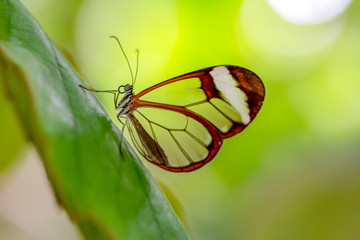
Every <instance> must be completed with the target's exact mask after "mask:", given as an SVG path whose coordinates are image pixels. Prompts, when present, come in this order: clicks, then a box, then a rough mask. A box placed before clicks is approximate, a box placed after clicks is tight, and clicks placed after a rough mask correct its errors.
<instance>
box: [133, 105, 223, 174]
mask: <svg viewBox="0 0 360 240" xmlns="http://www.w3.org/2000/svg"><path fill="white" fill-rule="evenodd" d="M128 117H129V119H130V121H129V123H128V130H129V133H130V137H131V139H132V142H133V144H134V145H135V147H136V149H137V150H138V151H139V153H140V154H141V155H142V156H143V157H144V158H146V159H147V160H148V161H150V162H151V163H154V164H156V165H158V166H159V167H161V168H164V169H166V170H169V171H175V172H180V171H182V172H187V171H192V170H195V169H197V168H199V167H201V166H203V165H204V164H205V163H207V162H209V161H210V160H211V159H213V158H214V157H215V155H216V154H217V152H218V151H219V149H220V147H221V144H222V139H221V137H220V135H219V133H218V132H217V130H216V129H215V128H214V127H213V126H212V125H211V124H210V123H209V122H208V121H206V120H205V119H204V118H202V117H201V116H198V115H197V114H194V113H192V112H191V111H189V110H187V109H185V108H183V109H181V108H176V107H175V108H167V107H166V106H160V107H159V106H152V105H143V106H139V107H138V108H137V109H136V110H134V111H133V112H132V113H131V114H129V116H128Z"/></svg>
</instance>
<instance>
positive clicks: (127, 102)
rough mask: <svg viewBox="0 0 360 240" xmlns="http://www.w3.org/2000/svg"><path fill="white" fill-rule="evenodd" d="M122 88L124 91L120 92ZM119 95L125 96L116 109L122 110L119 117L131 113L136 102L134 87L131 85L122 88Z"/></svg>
mask: <svg viewBox="0 0 360 240" xmlns="http://www.w3.org/2000/svg"><path fill="white" fill-rule="evenodd" d="M121 88H123V90H122V91H121V90H120V89H121ZM118 94H124V95H123V97H122V98H121V100H120V102H119V103H118V104H117V107H116V110H120V112H119V114H118V115H119V116H122V115H128V114H129V113H130V109H131V105H132V103H133V101H134V91H133V86H132V85H130V84H126V85H125V86H124V85H122V86H120V87H119V93H118Z"/></svg>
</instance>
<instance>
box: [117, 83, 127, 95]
mask: <svg viewBox="0 0 360 240" xmlns="http://www.w3.org/2000/svg"><path fill="white" fill-rule="evenodd" d="M125 88H126V86H125V85H120V86H119V88H118V91H119V93H121V94H122V93H124V92H125V91H126V89H125Z"/></svg>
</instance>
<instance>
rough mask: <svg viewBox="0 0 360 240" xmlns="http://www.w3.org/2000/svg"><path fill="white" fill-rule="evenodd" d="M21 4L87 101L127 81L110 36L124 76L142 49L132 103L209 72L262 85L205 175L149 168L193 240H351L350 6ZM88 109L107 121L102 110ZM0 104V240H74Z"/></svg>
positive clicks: (356, 127)
mask: <svg viewBox="0 0 360 240" xmlns="http://www.w3.org/2000/svg"><path fill="white" fill-rule="evenodd" d="M22 2H23V4H24V5H25V6H26V7H27V8H28V9H29V10H30V12H31V13H32V14H33V15H34V17H35V18H36V19H37V20H38V21H39V23H40V25H41V26H42V27H43V28H44V30H45V32H47V33H48V35H49V36H50V38H51V39H52V40H53V41H54V42H55V43H56V44H57V46H58V47H59V48H61V49H62V50H63V51H64V52H65V53H66V54H67V55H68V57H69V58H70V59H71V61H72V62H73V63H74V65H75V66H76V68H77V69H78V71H79V73H80V75H81V76H82V77H83V79H84V80H85V81H86V82H87V83H88V85H90V86H92V87H94V88H97V89H117V87H118V85H120V84H125V83H129V82H130V74H129V70H128V67H127V65H126V62H125V60H124V57H123V56H122V54H121V51H120V49H119V47H118V46H117V44H116V42H115V41H114V40H111V39H109V36H110V35H116V36H117V37H118V38H119V39H120V40H121V42H122V44H123V46H124V48H125V51H126V52H127V54H128V56H129V59H130V62H131V63H132V64H133V67H135V62H136V56H135V52H134V51H135V49H136V48H139V49H140V68H139V69H140V70H139V76H138V81H137V83H136V86H135V91H136V92H139V91H141V90H143V89H145V88H146V87H149V86H151V85H153V84H154V83H158V82H160V81H163V80H166V79H168V78H170V77H175V76H177V75H180V74H184V73H186V72H190V71H193V70H197V69H199V68H203V67H208V66H212V65H219V64H233V65H239V66H242V67H246V68H249V69H251V70H252V71H254V72H255V73H257V74H258V75H259V76H260V77H261V78H262V79H263V81H264V83H265V87H266V97H265V102H264V105H263V108H262V110H261V111H260V113H259V114H258V116H257V118H256V119H255V121H254V122H253V123H252V124H250V126H249V127H248V128H247V129H246V130H245V131H244V132H242V133H241V134H239V135H237V136H235V137H232V138H231V139H228V140H226V141H225V144H224V146H223V149H222V150H221V151H220V153H219V155H218V156H217V157H216V159H215V160H213V161H212V162H211V163H209V164H208V165H207V166H205V167H204V168H202V169H200V170H198V171H195V172H191V173H186V174H175V173H170V172H166V171H164V170H162V169H158V168H156V167H154V166H150V165H149V164H147V166H148V167H149V168H150V171H151V172H152V173H153V175H154V176H155V178H156V179H157V180H158V182H159V184H160V185H161V186H162V188H163V189H164V191H165V193H166V194H167V196H168V198H169V200H170V201H171V203H172V205H173V207H174V208H175V210H176V212H177V213H178V215H179V217H180V218H181V219H182V221H183V222H184V224H185V225H186V227H187V229H188V230H189V232H190V234H191V236H192V237H193V239H203V240H215V239H230V240H231V239H244V240H270V239H271V240H289V239H292V240H297V239H299V240H300V239H301V240H302V239H315V240H318V239H324V240H325V239H326V240H333V239H334V240H335V239H336V240H337V239H339V240H340V239H341V240H344V239H345V240H353V239H354V240H356V239H360V206H359V205H360V148H359V145H360V144H359V143H360V104H359V102H360V66H359V64H360V2H359V1H353V2H351V0H327V1H326V0H323V1H321V0H314V1H311V2H310V1H300V0H293V1H286V0H268V1H266V0H243V1H233V0H222V1H219V0H218V1H215V0H208V1H205V0H204V1H200V0H197V1H190V0H182V1H181V0H179V1H175V0H173V1H171V0H151V1H145V0H135V1H120V0H104V1H98V0H82V1H81V0H77V1H74V0H61V1H60V0H58V1H56V0H23V1H22ZM0 90H2V89H0ZM98 97H99V99H100V100H101V101H102V103H103V104H104V106H105V107H106V109H107V110H108V112H109V114H110V115H111V116H112V117H113V119H114V121H115V119H116V117H114V116H115V114H116V112H115V111H114V110H113V99H112V97H111V96H110V97H109V96H108V95H106V94H105V96H104V95H98ZM1 102H2V104H0V107H1V109H0V110H1V116H2V117H1V118H0V121H1V124H0V131H1V132H2V134H1V135H2V136H3V137H1V139H0V143H1V152H2V153H1V158H2V159H3V161H1V165H0V167H1V172H0V239H24V240H28V239H29V240H32V239H81V236H80V234H79V233H78V231H77V230H76V228H75V227H74V226H73V225H72V224H71V223H70V221H69V220H68V218H67V216H66V214H65V213H64V212H62V211H61V210H60V209H59V208H58V206H57V204H56V201H55V199H54V197H53V196H52V192H51V190H50V188H49V184H48V183H47V179H46V176H45V173H44V171H43V170H42V166H41V162H40V161H39V160H38V158H39V157H38V155H37V154H36V152H35V150H34V149H33V147H32V146H31V145H30V144H27V145H24V136H23V133H21V131H20V127H19V126H18V125H19V124H18V120H16V117H15V115H14V112H13V110H12V109H11V105H9V103H8V102H6V101H5V100H4V99H1ZM5 136H6V138H5ZM9 136H10V137H9ZM100 144H101V143H100ZM23 146H24V147H23ZM13 160H15V161H13ZM10 163H11V164H10Z"/></svg>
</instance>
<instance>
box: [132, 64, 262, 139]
mask: <svg viewBox="0 0 360 240" xmlns="http://www.w3.org/2000/svg"><path fill="white" fill-rule="evenodd" d="M216 67H220V66H214V67H209V68H204V69H200V70H197V71H194V72H191V73H187V74H184V75H181V76H178V77H175V78H172V79H169V80H166V81H164V82H161V83H158V84H156V85H154V86H152V87H150V88H147V89H145V90H143V91H142V92H140V93H138V94H136V95H135V96H134V100H135V101H139V100H138V99H139V98H140V97H141V96H143V95H145V94H146V93H149V92H150V91H152V90H154V89H157V88H159V87H162V86H165V85H166V84H169V83H173V82H176V81H181V80H184V79H189V78H198V79H200V81H201V88H202V90H203V91H204V93H205V94H206V97H207V101H208V102H210V99H211V98H218V99H221V100H223V101H225V102H227V101H226V99H224V98H223V97H222V96H221V94H220V92H219V91H218V90H217V88H216V87H215V83H214V79H213V77H212V76H211V75H210V72H211V71H212V70H213V69H214V68H216ZM223 67H226V68H227V70H229V72H230V74H231V76H232V77H233V79H234V80H236V82H237V83H238V86H237V88H239V89H240V90H241V91H242V92H244V93H245V95H246V96H247V104H248V108H249V110H250V122H251V121H252V120H253V119H254V118H255V116H256V115H257V113H258V112H259V110H260V108H261V106H262V103H263V101H264V97H265V88H264V84H263V82H262V81H261V79H260V78H259V77H258V76H257V75H256V74H255V73H253V72H252V71H250V70H248V69H245V68H242V67H238V66H233V65H223ZM217 110H218V111H219V112H221V110H220V109H217ZM221 113H222V112H221ZM222 114H224V113H222ZM224 115H225V114H224ZM250 122H249V123H250ZM232 123H233V125H232V126H231V128H230V129H229V130H228V131H227V132H221V131H220V130H219V129H217V130H218V132H219V134H220V136H221V138H223V139H225V138H228V137H231V136H233V135H235V134H237V133H239V132H241V131H242V130H243V129H244V128H245V127H246V126H247V125H249V123H247V124H243V123H238V122H232Z"/></svg>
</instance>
